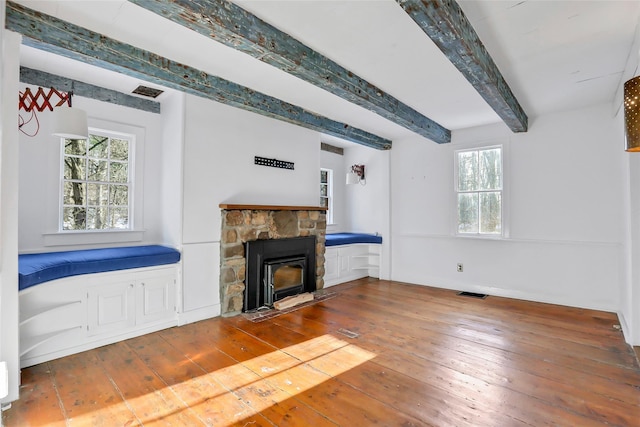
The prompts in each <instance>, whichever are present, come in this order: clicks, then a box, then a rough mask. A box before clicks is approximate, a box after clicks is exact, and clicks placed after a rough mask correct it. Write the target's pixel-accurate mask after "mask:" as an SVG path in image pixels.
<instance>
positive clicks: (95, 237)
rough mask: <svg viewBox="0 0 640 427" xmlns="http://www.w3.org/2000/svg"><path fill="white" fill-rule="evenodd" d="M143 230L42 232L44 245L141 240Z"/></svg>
mask: <svg viewBox="0 0 640 427" xmlns="http://www.w3.org/2000/svg"><path fill="white" fill-rule="evenodd" d="M143 235H144V230H118V231H113V230H109V231H59V232H57V233H46V234H43V235H42V237H43V238H44V246H66V245H93V244H105V243H126V242H141V241H142V237H143Z"/></svg>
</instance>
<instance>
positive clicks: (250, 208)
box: [220, 204, 327, 316]
mask: <svg viewBox="0 0 640 427" xmlns="http://www.w3.org/2000/svg"><path fill="white" fill-rule="evenodd" d="M220 208H221V209H222V233H221V242H220V292H221V301H222V314H223V315H225V316H231V315H235V314H238V313H240V312H241V311H242V308H243V303H244V299H245V289H246V280H247V260H246V259H245V254H246V245H245V243H247V242H251V241H256V240H275V239H287V238H295V237H306V236H315V240H316V248H315V282H316V283H315V288H316V289H322V288H323V287H324V280H323V277H324V252H325V234H326V228H327V222H326V215H325V209H324V208H321V207H309V206H264V205H231V204H221V205H220Z"/></svg>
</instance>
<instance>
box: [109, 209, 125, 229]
mask: <svg viewBox="0 0 640 427" xmlns="http://www.w3.org/2000/svg"><path fill="white" fill-rule="evenodd" d="M109 227H111V228H119V229H123V228H129V209H128V208H111V212H110V215H109Z"/></svg>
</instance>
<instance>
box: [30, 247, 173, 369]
mask: <svg viewBox="0 0 640 427" xmlns="http://www.w3.org/2000/svg"><path fill="white" fill-rule="evenodd" d="M179 268H180V252H179V251H177V250H175V249H173V248H169V247H165V246H159V245H150V246H133V247H120V248H104V249H88V250H79V251H65V252H51V253H41V254H24V255H19V259H18V270H19V288H20V292H19V304H20V365H21V367H26V366H31V365H35V364H38V363H42V362H45V361H48V360H52V359H56V358H58V357H62V356H67V355H69V354H73V353H77V352H80V351H85V350H89V349H92V348H96V347H99V346H102V345H105V344H109V343H113V342H116V341H120V340H123V339H128V338H132V337H134V336H138V335H142V334H146V333H149V332H153V331H156V330H160V329H164V328H167V327H171V326H175V325H177V324H178V315H177V312H176V295H177V289H178V279H179Z"/></svg>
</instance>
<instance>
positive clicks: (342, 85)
mask: <svg viewBox="0 0 640 427" xmlns="http://www.w3.org/2000/svg"><path fill="white" fill-rule="evenodd" d="M129 1H130V2H132V3H135V4H137V5H139V6H141V7H143V8H145V9H147V10H150V11H152V12H155V13H157V14H158V15H160V16H163V17H165V18H168V19H171V20H172V21H174V22H177V23H179V24H180V25H183V26H185V27H187V28H190V29H191V30H194V31H196V32H198V33H200V34H203V35H205V36H207V37H211V38H213V39H214V40H216V41H218V42H220V43H223V44H225V45H226V46H229V47H232V48H234V49H237V50H240V51H242V52H244V53H246V54H248V55H251V56H253V57H255V58H257V59H260V60H261V61H263V62H266V63H267V64H270V65H273V66H274V67H277V68H279V69H281V70H283V71H286V72H287V73H289V74H292V75H294V76H296V77H299V78H301V79H303V80H305V81H307V82H309V83H312V84H314V85H316V86H318V87H321V88H323V89H325V90H327V91H329V92H331V93H333V94H334V95H337V96H339V97H341V98H343V99H346V100H348V101H350V102H352V103H354V104H357V105H360V106H361V107H364V108H366V109H367V110H370V111H373V112H375V113H377V114H379V115H380V116H382V117H384V118H386V119H388V120H391V121H392V122H394V123H396V124H398V125H400V126H403V127H405V128H407V129H409V130H412V131H413V132H416V133H418V134H419V135H422V136H424V137H426V138H429V139H431V140H433V141H435V142H437V143H447V142H451V132H450V131H449V130H448V129H446V128H444V127H442V126H441V125H439V124H438V123H436V122H434V121H433V120H431V119H429V118H428V117H426V116H424V115H422V114H420V113H419V112H418V111H416V110H414V109H413V108H411V107H409V106H408V105H406V104H403V103H402V102H400V101H399V100H398V99H396V98H394V97H393V96H391V95H389V94H387V93H385V92H384V91H383V90H382V89H380V88H378V87H376V86H374V85H373V84H371V83H369V82H367V81H366V80H365V79H363V78H362V77H359V76H357V75H355V74H354V73H353V72H351V71H349V70H347V69H345V68H343V67H342V66H340V65H339V64H337V63H335V62H334V61H332V60H331V59H329V58H327V57H325V56H323V55H322V54H320V53H318V52H316V51H314V50H312V49H311V48H309V47H307V46H305V45H304V44H302V43H300V42H299V41H298V40H296V39H294V38H293V37H291V36H289V35H288V34H286V33H284V32H282V31H280V30H278V29H277V28H275V27H274V26H272V25H270V24H268V23H266V22H264V21H262V20H261V19H260V18H258V17H256V16H254V15H252V14H251V13H249V12H247V11H246V10H244V9H242V8H241V7H239V6H237V5H235V4H233V3H231V2H229V1H227V0H158V1H148V0H129Z"/></svg>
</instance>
